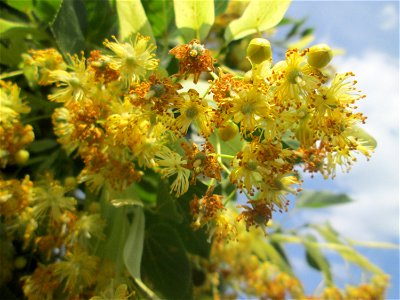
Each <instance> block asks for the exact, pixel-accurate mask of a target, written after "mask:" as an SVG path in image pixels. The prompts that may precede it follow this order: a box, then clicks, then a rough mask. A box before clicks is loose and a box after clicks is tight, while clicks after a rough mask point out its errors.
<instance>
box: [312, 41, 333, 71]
mask: <svg viewBox="0 0 400 300" xmlns="http://www.w3.org/2000/svg"><path fill="white" fill-rule="evenodd" d="M332 57H333V53H332V50H331V48H330V47H329V46H328V45H326V44H318V45H314V46H312V47H311V48H310V49H309V52H308V55H307V62H308V64H309V65H310V66H312V67H314V68H318V69H319V68H323V67H325V66H327V65H328V64H329V62H330V61H331V60H332Z"/></svg>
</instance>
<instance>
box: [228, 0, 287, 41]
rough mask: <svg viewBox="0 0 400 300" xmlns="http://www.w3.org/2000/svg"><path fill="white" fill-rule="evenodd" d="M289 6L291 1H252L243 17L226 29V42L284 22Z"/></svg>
mask: <svg viewBox="0 0 400 300" xmlns="http://www.w3.org/2000/svg"><path fill="white" fill-rule="evenodd" d="M289 4H290V1H286V0H269V1H264V0H252V1H251V2H250V3H249V5H248V6H247V7H246V9H245V11H244V12H243V15H242V16H241V17H240V18H239V19H237V20H234V21H232V22H231V23H230V24H229V25H228V27H227V28H226V30H225V35H224V36H225V40H226V42H230V41H233V40H238V39H241V38H244V37H245V36H248V35H250V34H253V33H257V32H263V31H265V30H267V29H270V28H272V27H274V26H275V25H277V24H278V23H279V22H280V21H281V20H282V18H283V16H284V15H285V12H286V10H287V9H288V8H289Z"/></svg>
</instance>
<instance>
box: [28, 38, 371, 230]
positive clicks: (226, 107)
mask: <svg viewBox="0 0 400 300" xmlns="http://www.w3.org/2000/svg"><path fill="white" fill-rule="evenodd" d="M260 43H261V44H260ZM259 44H260V45H259ZM104 45H105V47H106V48H107V49H104V50H95V51H92V52H91V53H90V57H89V58H87V59H86V58H84V56H83V55H82V56H77V55H75V56H73V57H71V62H72V63H71V65H70V66H69V69H70V70H68V71H67V70H66V68H65V63H63V62H60V61H59V54H57V52H55V51H53V50H47V51H45V52H43V53H46V55H47V56H48V55H50V56H51V55H53V56H54V57H52V58H49V60H50V61H52V62H57V64H55V63H52V64H51V68H46V69H44V70H45V71H43V72H41V73H42V74H44V75H43V76H42V77H43V78H42V79H41V81H40V82H39V83H41V84H52V83H54V84H55V87H54V89H53V93H52V94H51V95H49V97H48V98H49V100H50V101H54V102H61V103H63V106H62V107H60V108H57V109H56V110H55V112H54V114H53V124H54V131H55V133H56V135H57V136H58V141H59V142H60V143H61V144H62V145H63V147H64V148H65V149H66V151H67V152H68V153H69V154H72V153H76V154H78V155H79V156H80V157H81V158H82V160H83V162H84V164H85V166H84V168H83V170H82V171H81V173H80V175H79V180H80V181H81V182H86V183H87V184H88V185H89V186H90V187H91V188H92V189H93V190H96V191H98V190H100V189H101V188H102V187H107V188H112V189H115V190H123V189H125V188H127V187H128V186H130V185H131V184H132V183H133V182H136V181H139V180H140V179H141V177H142V176H143V174H145V172H146V169H154V170H155V171H157V172H159V173H160V174H161V175H162V176H163V177H165V178H170V180H171V193H173V194H175V195H176V196H177V197H179V196H181V195H183V194H185V193H186V192H187V191H188V189H189V186H190V184H195V182H196V179H201V180H208V179H211V180H212V181H213V180H214V181H216V182H219V181H221V179H222V178H224V177H229V179H230V181H231V183H233V184H235V185H236V187H237V188H238V189H239V190H241V191H243V192H244V193H245V194H246V195H247V197H248V200H249V203H248V204H249V205H248V206H244V207H243V208H244V210H243V213H242V215H240V216H239V219H244V220H245V222H246V223H247V225H248V226H251V225H258V224H259V223H260V222H258V221H257V220H263V221H262V222H261V223H263V222H265V221H267V220H268V219H269V218H270V217H271V214H272V211H273V210H275V209H279V210H284V209H286V207H287V198H286V196H287V194H288V193H296V191H297V190H298V189H296V188H294V187H295V186H296V185H297V186H298V185H299V184H300V183H301V181H300V180H299V176H298V165H301V166H302V167H303V168H304V169H305V170H306V171H309V172H312V173H316V172H319V173H321V174H322V175H323V176H325V177H329V176H332V177H333V176H335V172H336V168H337V167H338V166H339V167H341V168H344V169H348V168H349V167H350V165H351V164H352V163H353V161H354V160H355V153H356V152H360V153H362V154H364V155H366V156H369V155H370V151H371V150H372V149H369V148H368V147H366V146H365V144H364V141H363V140H362V139H360V137H359V136H358V134H357V130H358V129H357V125H358V124H360V123H363V122H364V121H365V117H364V116H363V115H362V114H361V113H357V112H354V110H355V108H356V106H355V102H356V101H357V100H359V99H362V98H363V97H364V96H363V95H362V94H361V93H360V91H358V90H357V89H356V88H355V84H356V81H355V80H353V79H352V77H353V76H354V75H353V74H352V73H351V72H348V73H344V74H336V75H335V76H334V77H333V78H328V77H327V76H325V75H324V73H323V70H322V69H321V67H323V66H325V65H327V64H328V63H329V60H330V59H331V53H330V52H329V51H330V49H329V47H328V46H326V45H325V46H324V47H322V46H321V47H316V48H315V47H314V48H310V49H305V50H303V51H300V50H298V49H289V50H288V51H287V52H286V57H285V59H284V60H282V61H279V62H277V63H275V64H273V63H272V59H271V48H270V44H269V43H267V42H263V41H260V39H257V40H256V41H254V42H252V43H251V49H250V48H249V51H248V55H249V59H250V61H251V62H252V69H251V70H250V71H249V72H248V73H247V74H246V75H245V76H244V77H240V76H237V75H235V74H231V73H224V72H222V71H221V70H220V71H219V74H218V75H217V74H215V73H214V72H213V70H214V59H213V58H212V57H211V52H210V51H209V50H207V49H206V48H205V47H204V46H203V45H201V44H200V43H199V41H197V40H193V41H192V42H190V43H189V44H186V45H180V46H177V47H175V48H174V49H172V50H171V51H170V53H171V54H173V55H175V57H176V58H177V59H178V60H179V61H180V64H179V72H178V74H175V75H171V76H169V77H166V76H162V75H161V72H158V70H157V67H158V60H157V59H156V58H155V53H154V51H155V46H153V45H152V44H151V43H150V41H149V39H148V38H146V37H143V36H140V35H137V36H136V38H135V40H134V41H131V42H125V43H121V42H119V41H118V40H116V39H115V38H114V41H108V40H106V41H105V42H104ZM259 47H261V50H263V51H259V50H260V49H258V48H259ZM40 53H42V52H40ZM31 55H32V56H31V60H30V61H29V63H30V65H37V66H42V65H43V64H42V63H41V61H40V60H39V59H38V58H36V60H37V62H36V60H35V57H42V55H39V53H35V52H34V51H31ZM264 56H265V57H264ZM57 67H58V68H57ZM42 68H43V67H42ZM202 72H208V73H210V74H211V75H212V77H213V81H210V82H209V88H208V90H207V91H206V92H205V93H204V92H203V93H201V92H200V91H198V90H195V89H189V90H188V91H182V86H181V85H180V83H179V80H180V79H181V78H187V77H188V76H189V75H192V74H193V75H194V81H195V82H197V81H198V80H199V77H200V75H201V73H202ZM39 73H40V72H39ZM193 134H197V135H198V136H200V137H201V138H202V139H203V140H204V143H200V144H196V143H193V141H192V140H191V138H190V135H193ZM238 134H239V137H240V138H239V139H240V140H241V144H242V147H241V149H240V148H239V149H237V152H236V153H235V154H234V155H231V156H226V155H225V154H224V153H221V150H220V149H221V147H220V141H221V140H223V141H225V142H226V143H228V144H229V139H231V138H235V136H236V135H238ZM222 156H224V160H222V159H221V157H222ZM229 160H230V161H229ZM224 173H226V174H225V175H223V174H224ZM261 223H260V224H261Z"/></svg>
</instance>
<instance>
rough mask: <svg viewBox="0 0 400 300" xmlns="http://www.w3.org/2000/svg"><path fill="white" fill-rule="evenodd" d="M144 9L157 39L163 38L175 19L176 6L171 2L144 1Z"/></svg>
mask: <svg viewBox="0 0 400 300" xmlns="http://www.w3.org/2000/svg"><path fill="white" fill-rule="evenodd" d="M142 4H143V7H144V9H145V11H146V14H147V18H148V19H149V22H150V24H151V27H152V29H153V34H154V36H155V37H161V36H163V35H164V34H165V33H166V32H167V31H168V28H169V25H170V24H171V21H172V20H173V18H174V6H173V3H172V1H170V0H158V1H144V2H143V3H142Z"/></svg>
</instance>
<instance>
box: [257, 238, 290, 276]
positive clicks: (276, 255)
mask: <svg viewBox="0 0 400 300" xmlns="http://www.w3.org/2000/svg"><path fill="white" fill-rule="evenodd" d="M276 244H277V242H276V241H274V244H272V243H270V242H267V241H260V242H258V243H256V244H254V245H252V249H253V251H254V253H255V254H256V255H257V256H258V257H259V258H260V259H263V260H268V261H271V262H272V263H273V264H275V265H277V266H278V267H279V269H280V270H282V271H283V272H286V273H288V274H293V270H292V268H291V266H290V265H289V263H288V262H287V260H286V257H285V255H282V254H283V252H280V251H279V250H282V249H278V248H276V247H275V246H274V245H276Z"/></svg>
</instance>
